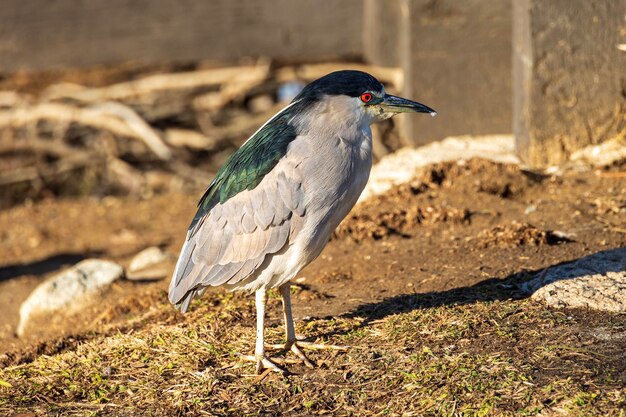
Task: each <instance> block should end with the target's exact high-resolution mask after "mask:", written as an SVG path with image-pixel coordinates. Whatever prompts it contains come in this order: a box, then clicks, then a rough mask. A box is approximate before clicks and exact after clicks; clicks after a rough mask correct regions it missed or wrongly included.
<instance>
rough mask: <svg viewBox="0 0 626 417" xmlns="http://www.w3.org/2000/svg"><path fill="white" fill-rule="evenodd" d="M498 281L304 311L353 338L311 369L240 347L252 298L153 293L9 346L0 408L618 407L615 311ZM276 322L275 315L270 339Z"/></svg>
mask: <svg viewBox="0 0 626 417" xmlns="http://www.w3.org/2000/svg"><path fill="white" fill-rule="evenodd" d="M494 292H508V293H511V291H510V286H508V287H507V286H506V285H500V284H496V285H485V286H481V287H476V288H474V289H473V290H472V291H452V292H448V293H447V294H443V293H442V294H439V295H436V296H428V295H426V296H420V295H413V296H404V297H399V298H397V299H395V300H388V301H387V302H383V303H379V304H376V305H371V306H366V307H364V308H361V309H360V310H358V311H356V312H355V313H353V314H349V315H342V316H339V317H335V318H322V319H310V320H307V321H305V322H301V323H299V325H298V332H299V333H301V334H302V335H303V336H304V337H307V338H317V340H322V341H328V342H332V343H338V344H348V345H350V346H351V349H350V350H349V351H348V352H347V353H345V354H341V353H340V354H336V353H328V352H324V353H313V354H312V358H313V359H314V360H315V361H316V362H317V364H318V365H319V368H318V369H316V370H312V371H311V370H307V369H306V368H304V367H301V366H296V365H291V370H292V371H293V374H292V375H290V376H289V377H287V378H282V377H280V376H278V375H274V374H270V375H266V376H265V377H264V378H263V377H257V376H256V375H253V368H252V366H251V365H248V364H247V363H243V362H240V361H239V360H238V358H237V355H238V354H239V353H241V352H243V353H246V352H248V351H249V350H250V349H251V347H252V346H253V337H254V332H253V330H252V326H253V323H254V315H253V314H254V308H253V304H252V302H251V300H250V299H249V298H244V297H239V296H232V295H222V296H220V297H219V298H214V299H212V300H211V301H199V302H196V306H195V308H194V309H193V311H192V312H191V314H188V315H185V316H181V315H176V316H175V315H173V314H171V310H170V308H171V307H170V306H169V305H168V303H167V302H166V299H165V294H164V293H156V294H153V295H152V297H153V299H152V300H151V301H152V306H151V307H150V308H149V309H148V311H147V312H146V311H143V312H141V313H139V312H138V311H134V314H129V316H128V318H129V319H130V322H131V323H133V322H134V325H132V326H130V327H129V328H127V329H123V330H122V331H119V332H113V333H112V334H109V335H105V336H103V335H98V334H92V335H87V336H85V338H84V340H83V341H81V342H80V343H73V344H70V345H69V346H57V348H56V350H57V351H56V352H55V351H54V350H55V349H53V350H52V351H50V352H48V353H50V354H49V355H40V356H38V357H37V358H34V360H32V361H31V360H30V359H29V358H21V359H20V358H14V359H13V360H14V361H17V362H22V363H20V364H18V365H12V366H9V367H6V368H4V369H3V370H2V371H0V380H1V382H0V384H1V385H2V387H1V388H0V394H1V397H0V398H1V399H0V412H3V413H6V414H9V415H10V413H12V412H18V411H21V412H26V411H29V412H35V413H36V414H37V415H64V416H69V415H81V416H88V415H121V416H126V415H128V416H131V415H163V416H171V415H266V414H278V413H281V414H285V415H317V414H319V415H322V414H332V415H407V416H409V415H415V416H417V415H425V416H430V415H432V416H440V415H443V416H455V415H461V416H492V415H495V416H500V415H537V414H541V415H589V416H592V415H594V416H598V415H602V416H621V415H623V410H624V407H626V392H625V391H624V385H623V381H624V378H626V372H625V370H624V365H623V361H622V359H621V358H620V352H621V350H622V348H623V343H624V337H625V336H624V322H623V320H621V319H620V318H619V316H611V315H608V316H607V315H603V314H591V313H588V312H578V311H565V312H563V311H554V310H549V309H546V308H544V307H542V306H540V305H538V304H534V303H532V302H530V301H528V300H524V299H517V300H516V299H503V300H502V301H481V300H484V299H489V298H493V296H494V294H493V293H494ZM510 295H511V296H515V295H516V294H515V293H511V294H510ZM500 296H501V298H505V296H504V297H503V296H502V294H500ZM127 301H128V302H129V303H130V302H132V300H127ZM272 304H273V307H274V308H277V307H278V300H277V299H276V298H274V299H273V301H272ZM131 310H133V309H132V308H131ZM142 316H143V317H142ZM281 334H282V327H281V326H280V324H279V323H274V325H273V326H271V328H270V329H269V339H270V340H276V341H277V340H279V339H280V338H281ZM52 353H53V354H52ZM31 359H32V358H31Z"/></svg>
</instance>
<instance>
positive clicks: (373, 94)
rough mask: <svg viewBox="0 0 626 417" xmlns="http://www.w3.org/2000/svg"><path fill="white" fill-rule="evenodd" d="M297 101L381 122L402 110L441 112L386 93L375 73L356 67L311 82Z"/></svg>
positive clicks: (405, 111)
mask: <svg viewBox="0 0 626 417" xmlns="http://www.w3.org/2000/svg"><path fill="white" fill-rule="evenodd" d="M294 103H300V104H301V105H306V106H314V105H318V106H320V105H321V106H322V107H324V108H325V109H326V110H325V111H332V112H333V113H338V114H339V113H340V114H342V117H350V116H352V117H355V118H359V119H360V120H363V121H365V122H367V123H368V124H371V123H374V122H379V121H382V120H385V119H389V118H390V117H392V116H394V115H396V114H398V113H411V112H414V113H428V114H430V115H431V116H435V115H436V114H437V112H436V111H435V110H433V109H431V108H430V107H428V106H425V105H423V104H421V103H418V102H415V101H411V100H408V99H405V98H402V97H397V96H393V95H391V94H387V93H386V92H385V88H384V87H383V85H382V84H381V82H380V81H378V80H377V79H376V78H374V77H373V76H372V75H370V74H368V73H366V72H362V71H354V70H344V71H335V72H331V73H330V74H328V75H325V76H323V77H322V78H319V79H317V80H315V81H313V82H311V83H310V84H308V85H307V86H306V87H304V89H303V90H302V91H301V92H300V94H298V96H297V97H296V98H295V99H294Z"/></svg>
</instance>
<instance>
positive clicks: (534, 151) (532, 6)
mask: <svg viewBox="0 0 626 417" xmlns="http://www.w3.org/2000/svg"><path fill="white" fill-rule="evenodd" d="M513 4H514V16H515V18H514V37H513V44H514V131H515V136H516V144H517V150H518V154H519V155H520V157H521V158H522V159H523V160H524V161H525V162H526V163H527V164H528V165H530V166H532V167H544V166H547V165H553V164H558V163H561V162H563V161H565V160H567V158H568V157H569V155H570V154H571V153H572V152H573V151H575V150H577V149H580V148H582V147H584V146H587V145H592V144H597V143H601V142H603V141H605V140H607V139H611V138H615V137H620V136H621V137H624V136H625V135H626V52H625V51H623V50H621V47H620V45H621V44H624V43H626V0H595V1H587V0H552V1H543V0H514V2H513Z"/></svg>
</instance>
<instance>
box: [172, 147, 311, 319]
mask: <svg viewBox="0 0 626 417" xmlns="http://www.w3.org/2000/svg"><path fill="white" fill-rule="evenodd" d="M304 214H305V203H304V190H303V188H302V180H301V177H300V174H299V172H298V167H297V164H296V163H293V162H291V161H290V160H289V158H287V157H284V158H283V159H282V160H281V161H280V162H279V163H278V164H277V165H276V166H275V167H274V169H273V170H272V171H271V172H269V173H268V174H267V175H266V176H265V177H264V178H263V180H262V181H261V182H260V183H259V185H257V186H256V187H255V188H254V189H252V190H244V191H241V192H239V193H238V194H236V195H235V196H233V197H232V198H230V199H228V200H227V201H225V202H224V203H223V204H217V205H215V206H214V207H213V208H212V209H211V210H210V211H209V212H208V213H207V214H205V215H204V217H203V218H201V219H200V221H199V222H198V223H197V224H196V225H195V226H194V227H192V228H191V229H190V230H189V232H188V233H187V239H186V241H185V243H184V245H183V248H182V250H181V254H180V257H179V258H178V262H177V264H176V269H175V270H174V275H173V277H172V282H171V284H170V289H169V299H170V301H171V302H172V303H173V304H176V305H177V306H179V307H180V309H181V311H183V312H184V311H186V309H187V307H188V305H189V303H190V302H191V300H192V299H193V297H194V296H195V295H197V294H201V293H202V292H203V290H204V288H206V287H208V286H218V285H222V284H228V285H235V284H237V283H239V282H241V281H243V280H246V279H247V278H250V277H251V276H252V275H253V274H254V273H255V272H256V270H257V269H258V268H259V267H260V266H261V265H262V264H263V262H264V261H265V260H266V258H268V257H270V256H272V255H273V254H275V253H277V252H280V251H282V250H283V249H284V248H285V246H287V245H289V244H291V243H292V242H293V240H294V238H295V236H296V235H297V233H298V230H299V228H300V226H301V225H302V223H303V217H304Z"/></svg>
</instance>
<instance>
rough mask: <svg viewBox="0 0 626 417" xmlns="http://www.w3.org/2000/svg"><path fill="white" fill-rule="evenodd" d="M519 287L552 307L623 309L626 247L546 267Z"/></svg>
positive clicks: (625, 289) (617, 310)
mask: <svg viewBox="0 0 626 417" xmlns="http://www.w3.org/2000/svg"><path fill="white" fill-rule="evenodd" d="M521 288H522V290H524V291H525V292H527V293H530V294H532V298H533V299H534V300H538V301H542V302H544V303H546V304H548V305H549V306H552V307H569V308H574V307H582V308H591V309H594V310H602V311H610V312H615V313H623V312H626V248H619V249H613V250H608V251H603V252H599V253H596V254H593V255H590V256H585V257H584V258H581V259H579V260H577V261H574V262H570V263H567V264H563V265H557V266H555V267H552V268H548V269H546V270H544V271H543V272H541V273H539V274H538V275H537V277H536V278H534V279H533V280H531V281H529V282H526V283H524V284H523V285H522V286H521Z"/></svg>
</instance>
